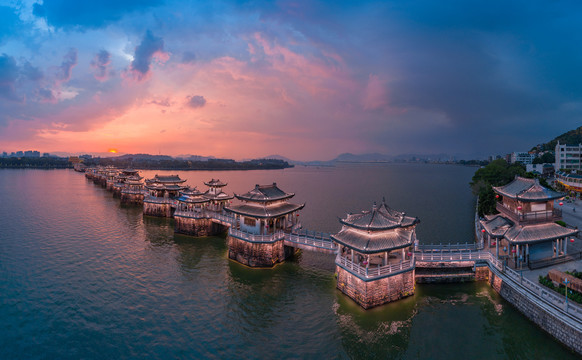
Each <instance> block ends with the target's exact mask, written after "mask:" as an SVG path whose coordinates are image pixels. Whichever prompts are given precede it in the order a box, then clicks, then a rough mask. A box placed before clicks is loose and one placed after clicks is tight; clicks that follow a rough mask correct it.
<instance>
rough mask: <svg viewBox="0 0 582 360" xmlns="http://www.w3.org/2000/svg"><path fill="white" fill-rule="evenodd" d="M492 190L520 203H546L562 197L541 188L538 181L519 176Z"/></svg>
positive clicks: (559, 194)
mask: <svg viewBox="0 0 582 360" xmlns="http://www.w3.org/2000/svg"><path fill="white" fill-rule="evenodd" d="M493 190H494V191H495V192H496V193H498V194H500V195H503V196H507V197H509V198H511V199H517V200H521V201H548V200H553V199H558V198H561V197H563V196H564V194H562V193H559V192H556V191H553V190H550V189H548V188H545V187H543V186H541V185H540V183H539V181H538V179H528V178H523V177H520V176H516V177H515V179H513V181H512V182H510V183H509V184H507V185H504V186H498V187H493Z"/></svg>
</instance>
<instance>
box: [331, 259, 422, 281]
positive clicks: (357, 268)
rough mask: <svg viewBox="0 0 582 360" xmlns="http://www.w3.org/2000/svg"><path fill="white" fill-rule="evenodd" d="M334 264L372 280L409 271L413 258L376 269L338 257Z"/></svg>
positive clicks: (412, 264)
mask: <svg viewBox="0 0 582 360" xmlns="http://www.w3.org/2000/svg"><path fill="white" fill-rule="evenodd" d="M335 262H336V264H338V265H340V266H342V267H344V268H345V269H348V270H350V271H351V272H352V273H355V274H357V275H359V276H361V277H364V278H366V279H373V278H377V277H381V276H386V275H390V274H393V273H397V272H399V271H402V270H407V269H410V268H412V267H413V266H414V262H415V258H414V256H412V258H411V259H409V260H405V261H402V262H400V263H398V264H390V265H384V266H378V267H369V266H368V267H365V266H361V265H360V264H357V263H355V262H353V261H351V260H350V259H348V258H346V257H344V256H341V255H338V256H337V257H336V258H335Z"/></svg>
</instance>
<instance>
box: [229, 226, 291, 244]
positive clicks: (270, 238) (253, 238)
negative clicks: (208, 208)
mask: <svg viewBox="0 0 582 360" xmlns="http://www.w3.org/2000/svg"><path fill="white" fill-rule="evenodd" d="M228 234H229V235H232V236H234V237H237V238H239V239H242V240H245V241H249V242H261V243H265V242H275V241H279V240H282V239H285V233H284V232H282V231H278V232H275V233H273V234H268V235H258V234H251V233H248V232H245V231H240V230H235V229H233V228H230V229H229V230H228Z"/></svg>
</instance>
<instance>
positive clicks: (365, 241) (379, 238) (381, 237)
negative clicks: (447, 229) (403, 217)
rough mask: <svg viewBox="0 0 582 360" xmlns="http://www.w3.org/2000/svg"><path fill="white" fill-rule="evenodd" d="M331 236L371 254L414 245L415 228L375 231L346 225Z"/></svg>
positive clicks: (348, 245)
mask: <svg viewBox="0 0 582 360" xmlns="http://www.w3.org/2000/svg"><path fill="white" fill-rule="evenodd" d="M331 238H332V239H333V240H334V241H336V242H338V243H340V244H342V245H344V246H347V247H349V248H352V249H354V250H357V251H358V252H361V253H364V254H371V253H378V252H383V251H390V250H396V249H400V248H403V247H407V246H410V245H412V243H413V242H414V230H413V229H410V228H409V229H397V230H392V231H385V232H382V233H375V232H370V231H363V230H360V229H354V228H350V227H348V226H344V227H343V229H342V230H341V231H340V232H339V233H337V234H335V235H331Z"/></svg>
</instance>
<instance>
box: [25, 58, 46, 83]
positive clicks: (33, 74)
mask: <svg viewBox="0 0 582 360" xmlns="http://www.w3.org/2000/svg"><path fill="white" fill-rule="evenodd" d="M21 72H22V75H24V77H26V78H27V79H28V80H30V81H39V80H42V79H43V78H44V74H43V73H42V70H40V69H39V68H38V67H35V66H32V64H31V63H30V62H28V61H26V62H24V65H22V68H21Z"/></svg>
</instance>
